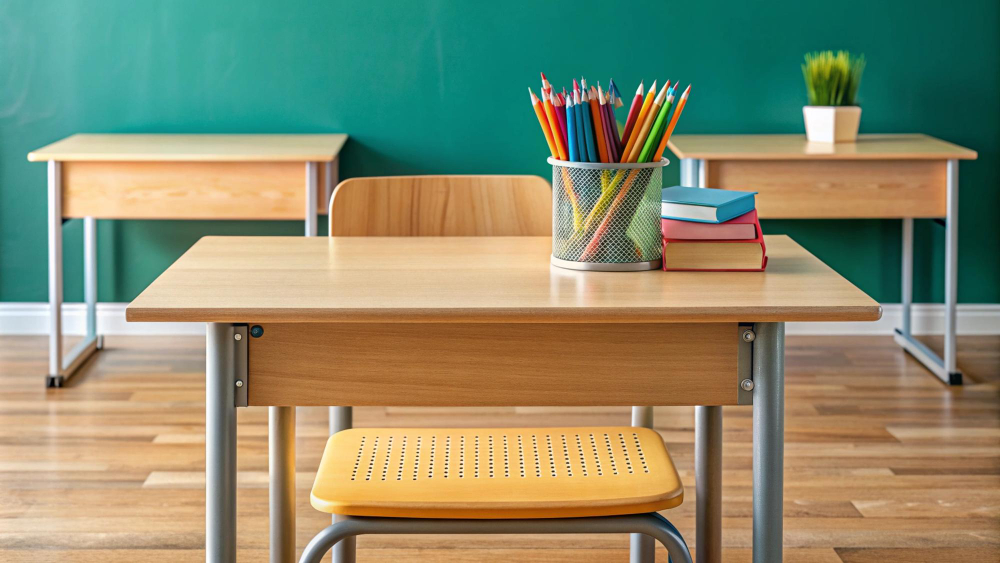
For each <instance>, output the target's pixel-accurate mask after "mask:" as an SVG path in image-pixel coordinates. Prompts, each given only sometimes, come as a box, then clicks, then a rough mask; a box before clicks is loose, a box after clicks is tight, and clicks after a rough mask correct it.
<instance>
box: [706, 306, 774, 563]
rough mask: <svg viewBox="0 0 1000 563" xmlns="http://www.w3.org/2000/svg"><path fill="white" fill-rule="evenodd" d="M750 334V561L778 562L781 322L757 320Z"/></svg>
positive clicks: (759, 562) (762, 562)
mask: <svg viewBox="0 0 1000 563" xmlns="http://www.w3.org/2000/svg"><path fill="white" fill-rule="evenodd" d="M754 332H756V339H755V340H754V349H753V381H754V391H753V394H754V398H753V561H754V563H767V562H771V561H781V560H782V559H781V551H782V545H781V540H782V529H783V526H782V517H783V512H782V502H783V501H784V494H783V489H784V459H785V323H757V324H756V325H755V331H754ZM699 502H700V501H699Z"/></svg>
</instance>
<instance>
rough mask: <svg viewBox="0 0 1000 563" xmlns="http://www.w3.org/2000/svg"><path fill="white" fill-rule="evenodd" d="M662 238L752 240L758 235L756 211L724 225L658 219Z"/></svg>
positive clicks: (758, 224) (758, 226)
mask: <svg viewBox="0 0 1000 563" xmlns="http://www.w3.org/2000/svg"><path fill="white" fill-rule="evenodd" d="M660 229H661V230H662V231H663V238H666V239H673V240H753V239H755V238H757V235H758V234H760V223H759V222H758V221H757V210H756V209H753V210H750V211H748V212H746V213H744V214H743V215H740V216H739V217H735V218H733V219H730V220H728V221H726V222H725V223H696V222H694V221H681V220H678V219H660Z"/></svg>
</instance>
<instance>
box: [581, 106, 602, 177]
mask: <svg viewBox="0 0 1000 563" xmlns="http://www.w3.org/2000/svg"><path fill="white" fill-rule="evenodd" d="M580 101H581V102H583V105H585V106H587V111H584V112H582V113H583V133H584V135H585V136H586V138H587V159H588V160H589V161H590V162H600V161H601V157H600V153H599V152H597V141H596V140H594V120H593V119H591V118H590V100H588V99H587V91H586V90H584V91H583V95H582V96H581V98H580Z"/></svg>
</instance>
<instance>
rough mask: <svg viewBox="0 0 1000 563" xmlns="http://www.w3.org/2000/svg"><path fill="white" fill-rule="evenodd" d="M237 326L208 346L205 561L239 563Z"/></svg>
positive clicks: (216, 329)
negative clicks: (237, 524) (235, 349)
mask: <svg viewBox="0 0 1000 563" xmlns="http://www.w3.org/2000/svg"><path fill="white" fill-rule="evenodd" d="M235 334H236V331H235V330H234V329H233V326H232V325H229V324H223V323H209V324H208V331H207V336H206V342H205V351H206V362H205V364H206V365H205V560H206V561H207V562H209V563H221V562H227V563H232V562H235V561H236V397H235V391H236V366H235V363H234V357H235V352H234V342H235V340H234V336H235Z"/></svg>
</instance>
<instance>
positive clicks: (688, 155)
mask: <svg viewBox="0 0 1000 563" xmlns="http://www.w3.org/2000/svg"><path fill="white" fill-rule="evenodd" d="M670 150H672V151H673V152H674V154H676V155H677V156H678V157H679V158H680V159H681V183H682V184H684V185H685V186H701V187H709V188H723V189H735V190H739V189H752V190H756V191H757V192H758V195H757V212H758V214H759V215H760V217H761V218H762V219H862V218H880V219H902V220H903V326H902V327H900V328H898V329H897V330H896V336H895V338H896V341H897V342H898V343H899V344H900V345H901V346H903V348H904V349H905V350H906V351H907V352H909V353H910V354H912V355H913V356H914V357H915V358H917V359H918V360H920V362H921V363H923V364H924V365H925V366H927V368H928V369H929V370H931V372H933V373H934V375H936V376H937V377H939V378H940V379H941V380H942V381H945V382H947V383H951V384H960V383H961V382H962V375H961V373H959V372H958V369H957V367H956V358H955V302H956V300H957V295H958V279H957V277H958V161H959V160H968V159H975V158H976V152H975V151H972V150H969V149H966V148H963V147H960V146H957V145H953V144H951V143H948V142H945V141H942V140H940V139H935V138H933V137H928V136H927V135H861V136H859V137H858V142H857V143H835V144H830V143H810V142H807V141H806V138H805V137H804V136H802V135H676V136H674V137H672V138H671V140H670ZM924 217H928V218H936V217H944V218H945V233H946V234H945V290H944V295H945V297H944V301H945V337H944V359H943V360H942V359H941V358H940V357H939V356H938V355H937V354H935V353H934V352H933V351H931V350H930V349H929V348H927V347H926V346H925V345H924V344H923V343H921V342H919V341H918V340H916V339H915V338H914V337H913V335H912V333H911V330H910V309H911V305H912V301H913V219H916V218H924Z"/></svg>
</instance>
